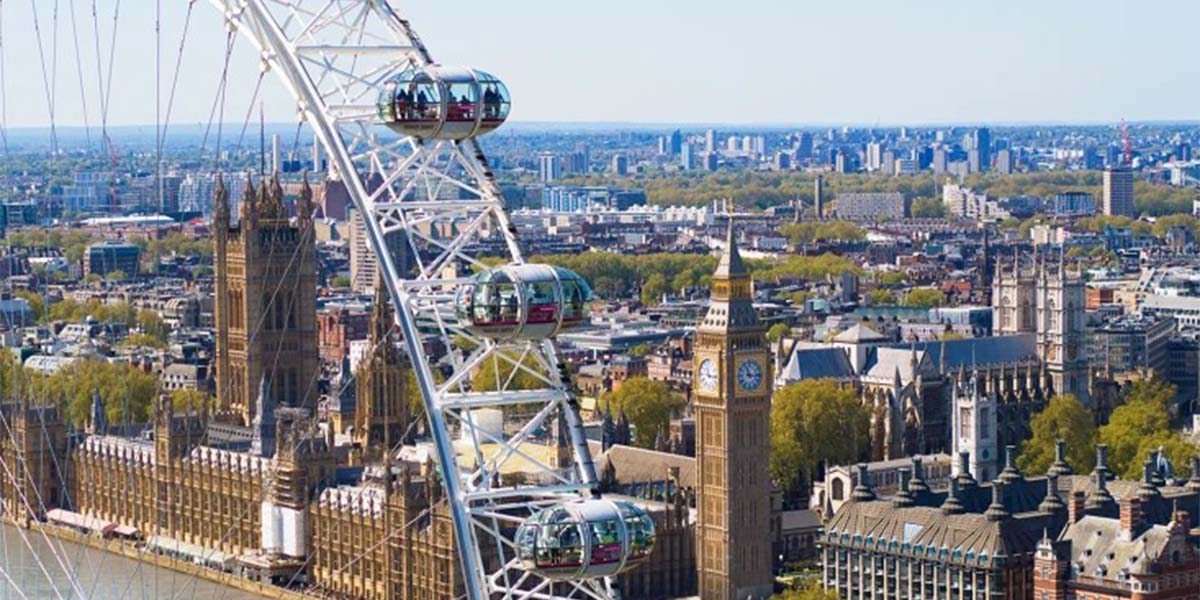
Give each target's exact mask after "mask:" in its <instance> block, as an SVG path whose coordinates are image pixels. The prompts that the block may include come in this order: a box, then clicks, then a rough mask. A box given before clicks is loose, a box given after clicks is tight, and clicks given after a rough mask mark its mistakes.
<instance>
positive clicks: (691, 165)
mask: <svg viewBox="0 0 1200 600" xmlns="http://www.w3.org/2000/svg"><path fill="white" fill-rule="evenodd" d="M679 166H680V167H682V168H683V170H684V171H691V170H693V169H695V168H696V155H695V152H694V151H693V150H692V144H691V142H684V144H683V146H681V147H680V149H679Z"/></svg>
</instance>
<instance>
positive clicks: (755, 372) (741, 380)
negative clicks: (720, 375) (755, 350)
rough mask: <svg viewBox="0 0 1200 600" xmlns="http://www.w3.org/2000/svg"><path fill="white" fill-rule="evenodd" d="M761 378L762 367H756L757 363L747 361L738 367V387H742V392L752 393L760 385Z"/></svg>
mask: <svg viewBox="0 0 1200 600" xmlns="http://www.w3.org/2000/svg"><path fill="white" fill-rule="evenodd" d="M762 378H763V372H762V367H760V366H759V365H758V362H756V361H753V360H747V361H744V362H742V364H741V365H739V366H738V371H737V379H738V385H740V386H742V389H743V390H746V391H747V392H752V391H754V390H756V389H758V386H760V385H762Z"/></svg>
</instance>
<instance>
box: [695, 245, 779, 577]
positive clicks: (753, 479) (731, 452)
mask: <svg viewBox="0 0 1200 600" xmlns="http://www.w3.org/2000/svg"><path fill="white" fill-rule="evenodd" d="M752 297H753V294H752V292H751V283H750V273H749V272H748V271H747V270H746V265H745V264H744V263H743V262H742V257H741V256H740V255H739V254H738V249H737V246H736V245H735V244H734V238H733V225H732V222H731V223H730V227H729V236H728V241H727V244H726V246H725V254H724V256H722V257H721V262H720V263H719V264H718V265H717V270H716V272H715V273H713V277H712V303H711V305H710V306H709V309H708V314H706V315H705V316H704V319H703V320H701V321H700V323H699V326H698V327H697V328H696V346H695V348H696V349H695V365H694V367H695V368H694V369H693V371H694V373H695V381H694V389H695V395H694V396H695V413H696V463H697V464H696V470H697V474H698V475H699V488H700V489H699V490H697V508H698V509H699V522H698V527H697V529H696V535H697V540H696V552H697V557H696V565H697V569H698V570H699V573H698V575H699V583H700V598H701V599H702V600H745V599H746V598H767V597H769V596H770V595H771V593H772V591H773V590H772V587H773V581H772V577H771V535H770V518H771V515H770V512H771V503H770V481H769V475H768V470H767V453H768V451H769V442H768V436H769V427H770V413H771V381H772V379H771V363H770V361H769V360H768V349H767V339H766V334H765V330H764V328H763V326H762V325H761V324H760V323H759V321H758V317H757V316H756V315H755V314H754V306H753V305H752V303H751V301H752Z"/></svg>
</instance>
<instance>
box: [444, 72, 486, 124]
mask: <svg viewBox="0 0 1200 600" xmlns="http://www.w3.org/2000/svg"><path fill="white" fill-rule="evenodd" d="M478 104H479V89H478V87H477V85H476V84H475V82H464V83H450V84H447V85H446V120H447V121H470V122H474V121H475V117H476V114H475V107H476V106H477V105H478Z"/></svg>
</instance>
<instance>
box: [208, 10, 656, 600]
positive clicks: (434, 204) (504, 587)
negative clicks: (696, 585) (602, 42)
mask: <svg viewBox="0 0 1200 600" xmlns="http://www.w3.org/2000/svg"><path fill="white" fill-rule="evenodd" d="M211 1H212V4H213V5H214V6H215V7H216V8H217V9H218V10H220V11H221V12H222V13H223V14H224V18H225V19H226V22H227V23H228V25H229V27H231V28H233V29H234V30H236V31H237V32H239V33H240V34H241V35H242V36H243V37H244V38H245V39H248V40H249V41H250V43H251V44H252V45H253V46H254V47H256V48H257V49H258V50H259V51H260V52H261V56H262V58H263V61H264V64H265V66H266V67H267V68H268V69H269V70H270V71H271V72H273V73H274V74H275V75H276V76H277V77H279V79H280V80H281V81H282V82H283V84H284V86H285V87H286V88H287V89H288V91H289V92H290V93H291V94H292V96H293V98H294V100H295V102H296V111H297V113H298V114H299V115H301V116H302V118H303V119H304V120H305V121H306V122H307V124H308V125H309V127H311V128H312V130H313V131H314V132H315V134H316V136H317V139H318V140H319V141H320V144H321V145H322V147H323V148H324V150H325V151H326V153H327V154H328V156H329V158H330V162H331V164H330V171H331V173H332V174H334V176H336V177H339V178H341V180H342V181H343V182H344V183H345V184H346V187H347V189H348V190H349V192H350V196H351V198H352V200H353V202H354V205H355V207H356V208H357V209H358V210H359V211H361V214H363V215H367V216H368V218H366V219H365V225H366V230H367V233H368V237H369V241H370V244H371V247H372V249H373V251H374V253H375V255H376V257H377V259H378V261H379V263H380V267H381V270H382V275H383V277H382V281H383V284H384V285H385V286H386V287H387V291H388V295H389V297H390V299H391V301H392V303H393V306H395V307H396V309H397V310H395V311H394V314H395V317H396V321H397V325H398V327H399V329H400V331H401V332H402V334H403V338H404V340H405V344H406V345H407V349H408V353H409V356H410V358H411V360H412V364H413V368H414V371H415V375H416V380H417V383H418V386H419V387H420V390H421V394H422V397H423V398H424V402H425V406H426V412H427V414H428V417H429V429H430V434H431V437H432V438H433V442H434V446H435V448H436V452H437V460H438V465H439V468H440V473H441V480H442V483H443V485H444V486H445V488H446V492H447V495H448V498H449V502H450V506H451V512H452V517H453V524H454V535H455V544H456V548H457V549H458V558H459V560H460V563H461V565H462V569H463V579H464V584H465V589H466V593H467V596H468V597H469V598H471V599H472V600H483V599H485V598H547V599H550V598H560V597H561V598H585V597H586V598H596V599H602V598H608V597H610V596H611V594H612V588H611V584H610V581H609V580H608V579H607V577H610V576H613V575H616V574H617V573H619V572H621V571H623V570H626V569H629V568H632V567H633V566H635V565H636V564H638V563H640V562H641V561H643V560H645V558H646V557H647V556H648V554H649V552H650V550H651V548H652V546H653V539H654V527H653V522H652V521H651V520H650V519H649V518H648V517H647V516H646V514H645V513H644V512H643V511H642V510H641V509H639V508H637V507H635V506H633V505H632V504H629V503H624V502H621V503H617V502H612V501H608V500H604V499H601V498H600V497H599V496H598V494H597V487H596V486H597V476H596V471H595V467H594V465H593V463H592V458H591V452H590V450H589V448H588V444H587V440H586V438H585V436H584V430H583V426H582V423H581V421H580V417H579V413H578V404H577V401H576V399H575V397H574V394H573V392H572V389H571V384H570V381H569V380H568V370H567V368H566V365H565V364H564V362H563V357H562V355H561V353H560V352H559V350H558V348H557V345H556V343H555V341H554V338H553V335H554V334H555V333H557V332H558V331H559V330H560V329H562V328H565V327H570V326H572V325H573V324H576V323H578V322H579V321H581V320H582V318H583V310H584V309H583V307H584V303H585V302H586V301H588V300H590V294H591V292H590V289H589V288H588V287H587V284H586V282H584V281H583V280H582V278H580V277H578V276H577V275H575V274H574V273H571V272H569V271H565V270H563V269H556V268H552V267H546V266H540V265H530V264H526V263H525V258H524V256H523V255H522V251H521V245H520V243H519V240H518V239H517V233H516V229H515V227H514V226H513V224H512V223H511V221H510V220H509V218H508V215H507V214H506V213H505V210H504V204H503V200H502V198H501V194H500V191H499V188H498V186H497V185H496V183H495V181H494V178H493V175H492V171H491V168H490V167H489V165H488V161H487V158H486V156H485V155H484V152H483V150H482V148H481V146H480V145H479V143H478V141H477V136H480V135H484V134H486V133H488V132H491V131H493V130H495V129H496V128H497V127H499V126H500V125H501V124H502V123H503V122H504V120H505V119H506V118H507V117H508V114H509V109H510V106H511V100H510V96H509V92H508V89H507V88H506V87H505V86H504V84H503V83H502V82H501V81H500V80H499V79H498V78H496V77H494V76H492V75H490V74H488V73H486V72H484V71H481V70H478V69H474V68H458V67H449V66H444V65H441V64H438V63H437V62H436V61H435V60H434V58H433V55H432V54H431V52H430V51H429V49H428V48H427V47H426V46H425V44H424V43H423V42H422V41H421V39H420V38H419V37H418V36H417V35H416V33H415V32H414V30H413V28H412V26H411V25H410V24H409V23H408V21H406V20H405V19H403V18H402V17H401V16H400V14H399V13H398V12H397V10H395V9H394V8H393V7H392V6H391V4H390V3H389V2H387V1H386V0H354V1H352V0H340V1H331V0H211ZM380 127H385V128H387V129H389V130H391V131H393V132H395V133H396V134H397V136H396V137H395V138H394V139H391V138H385V137H381V136H379V135H377V133H376V131H377V129H378V128H380ZM370 172H375V173H378V174H380V175H382V181H383V185H380V186H377V187H375V188H372V187H371V186H368V184H367V181H366V178H365V175H366V174H367V173H370ZM445 231H453V232H455V233H454V234H453V235H440V234H439V233H438V232H445ZM394 232H401V234H402V235H403V236H404V238H405V239H406V240H407V242H408V245H409V248H408V252H407V256H409V257H411V263H412V264H399V262H398V261H397V260H396V257H395V256H394V255H393V254H392V253H391V252H390V251H389V250H388V245H387V242H386V240H385V238H386V236H388V235H389V234H392V233H394ZM484 239H486V240H499V241H501V242H502V243H503V247H504V248H506V250H507V252H506V254H507V257H506V261H505V262H506V263H507V264H506V266H503V267H501V268H491V267H488V266H487V265H485V264H483V263H482V262H481V261H480V259H479V258H478V257H476V256H474V255H473V254H472V253H471V251H470V248H471V247H472V245H473V242H476V241H479V240H484ZM472 270H474V271H477V272H479V273H480V275H474V276H473V275H470V274H469V271H472ZM431 337H432V338H436V339H437V340H439V341H440V342H441V343H442V344H444V345H445V347H447V348H451V351H450V353H449V356H450V357H451V358H452V360H453V362H454V365H453V368H452V369H451V372H450V374H449V375H448V376H447V377H445V379H444V380H442V381H439V380H438V379H436V378H435V376H434V367H433V365H431V364H430V363H429V359H428V356H427V354H426V353H425V352H424V346H423V344H424V342H425V341H427V340H428V339H429V338H431ZM488 362H491V363H493V364H494V365H498V366H500V367H501V368H499V369H497V372H498V373H499V372H503V371H505V369H507V371H508V373H509V376H508V377H507V378H500V377H498V378H497V379H498V381H497V384H496V385H495V386H493V387H494V388H495V389H492V390H488V391H475V390H472V389H471V386H470V385H469V383H468V382H469V379H470V377H469V375H470V374H471V373H472V372H473V371H474V370H475V369H477V368H479V367H480V366H481V365H484V364H486V363H488ZM517 372H522V373H523V374H526V375H529V376H530V378H532V379H533V380H535V381H537V382H538V384H539V385H538V386H537V387H536V388H535V389H516V386H514V384H513V382H514V380H515V377H513V376H512V374H515V373H517ZM527 379H528V378H527ZM488 408H490V409H497V408H500V409H505V408H509V409H513V410H512V413H511V414H524V415H530V416H528V417H526V418H524V419H523V423H521V424H520V425H517V426H507V427H505V428H504V431H501V432H497V431H495V430H492V429H491V428H488V427H484V426H482V425H481V424H479V423H477V422H476V418H475V415H476V411H478V410H479V409H488ZM539 429H542V430H554V431H556V432H557V433H558V436H557V439H556V440H555V444H556V447H557V449H558V451H557V452H556V453H555V456H554V457H553V458H545V457H539V456H538V455H537V454H536V453H535V452H533V451H531V447H532V435H531V434H532V433H533V432H534V431H535V430H539ZM452 430H458V431H459V432H460V435H459V438H460V439H463V438H465V439H469V440H471V444H469V446H468V447H466V448H463V447H456V445H455V443H454V441H453V436H452V434H451V432H452ZM464 434H465V435H464ZM514 460H520V461H523V463H524V464H526V465H527V467H532V470H534V471H536V472H537V475H536V476H535V477H531V478H523V480H522V481H519V482H518V481H510V480H509V478H508V477H506V476H505V475H504V472H503V468H504V466H505V465H506V464H508V463H509V462H510V461H514Z"/></svg>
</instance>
